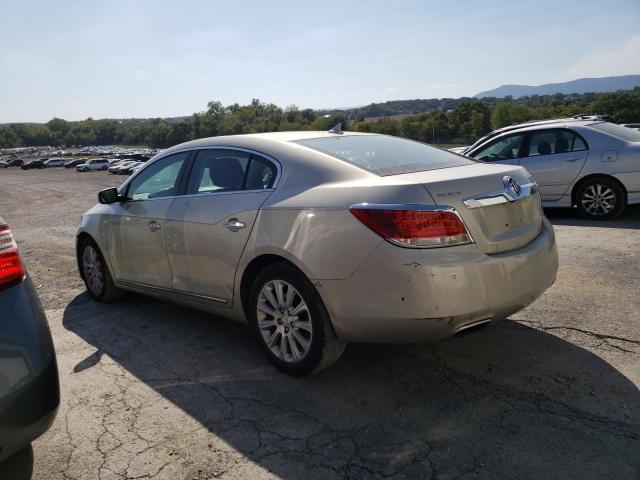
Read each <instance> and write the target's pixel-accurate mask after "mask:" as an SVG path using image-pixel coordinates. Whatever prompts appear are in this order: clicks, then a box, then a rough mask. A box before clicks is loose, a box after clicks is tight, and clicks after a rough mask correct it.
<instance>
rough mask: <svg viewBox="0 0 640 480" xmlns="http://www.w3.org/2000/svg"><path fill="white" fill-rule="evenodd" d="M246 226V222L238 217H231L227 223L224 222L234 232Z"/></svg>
mask: <svg viewBox="0 0 640 480" xmlns="http://www.w3.org/2000/svg"><path fill="white" fill-rule="evenodd" d="M246 226H247V224H246V223H244V222H241V221H240V220H238V219H237V218H230V219H229V220H228V221H227V223H225V224H224V227H225V228H228V229H229V230H230V231H232V232H237V231H238V230H240V229H241V228H244V227H246Z"/></svg>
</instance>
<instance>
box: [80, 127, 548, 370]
mask: <svg viewBox="0 0 640 480" xmlns="http://www.w3.org/2000/svg"><path fill="white" fill-rule="evenodd" d="M332 132H337V133H331V132H282V133H268V134H254V135H239V136H226V137H216V138H207V139H202V140H195V141H192V142H188V143H184V144H182V145H178V146H176V147H173V148H170V149H168V150H166V151H164V152H162V154H159V155H157V156H156V157H154V158H153V159H152V160H150V161H149V162H147V164H146V165H145V166H144V167H143V168H142V169H141V170H139V171H138V172H137V173H135V174H134V175H132V176H131V177H130V178H128V179H127V180H126V181H125V182H124V183H123V185H122V186H121V187H120V188H118V189H115V188H113V189H107V190H104V191H102V192H100V194H99V200H100V204H98V205H96V206H95V207H93V208H92V209H91V210H89V211H88V212H87V213H86V214H85V215H84V216H83V217H82V220H81V223H80V227H79V229H78V236H77V256H78V264H79V268H80V274H81V276H82V278H83V279H84V281H85V283H86V285H87V289H88V292H89V294H90V295H91V297H93V298H94V299H95V300H97V301H109V300H112V299H114V298H116V297H118V296H119V295H120V294H121V293H122V291H123V290H132V291H136V292H140V293H144V294H147V295H150V296H154V297H159V298H163V299H169V300H172V301H175V302H178V303H181V304H184V305H189V306H192V307H196V308H200V309H203V310H207V311H210V312H213V313H216V314H219V315H223V316H226V317H229V318H232V319H234V320H238V321H241V322H246V323H248V324H249V325H250V326H251V327H252V328H253V330H254V331H255V334H256V336H257V338H258V339H259V341H260V344H261V345H262V348H263V350H264V352H265V354H266V355H267V357H268V358H269V360H271V361H272V362H273V363H274V364H275V365H276V366H277V367H278V368H280V369H281V370H283V371H285V372H287V373H289V374H292V375H304V374H307V373H311V372H314V371H317V370H319V369H321V368H324V367H326V366H328V365H330V364H331V363H333V362H334V361H335V360H336V359H337V358H338V357H339V356H340V355H341V353H342V352H343V350H344V348H345V344H346V343H347V342H405V341H406V342H417V341H433V340H438V339H442V338H446V337H449V336H452V335H454V334H456V333H458V332H462V331H464V330H468V329H471V328H474V327H479V326H482V325H485V324H487V323H489V322H492V321H498V320H501V319H504V318H506V317H508V316H509V315H511V314H513V313H514V312H517V311H518V310H520V309H522V308H524V307H525V306H527V305H528V304H529V303H531V302H532V301H533V300H535V299H536V298H537V297H539V296H540V295H541V294H542V293H543V292H544V291H545V290H546V289H547V288H548V287H549V286H550V285H551V284H552V283H553V282H554V280H555V277H556V271H557V268H558V257H557V253H556V244H555V238H554V234H553V228H552V227H551V225H550V224H549V222H548V221H547V220H546V219H545V217H544V216H543V213H542V208H541V203H540V196H539V194H538V191H537V187H536V184H535V183H534V181H533V180H532V179H531V177H530V176H529V174H528V173H527V172H526V170H525V169H524V168H522V167H520V166H516V165H490V164H485V163H482V162H477V161H474V160H471V159H468V158H465V157H462V156H459V155H454V154H452V153H450V152H447V151H445V150H440V149H437V148H433V147H430V146H428V145H425V144H422V143H418V142H413V141H410V140H405V139H400V138H396V137H390V136H385V135H371V134H362V133H343V132H341V131H339V130H338V131H336V130H333V131H332Z"/></svg>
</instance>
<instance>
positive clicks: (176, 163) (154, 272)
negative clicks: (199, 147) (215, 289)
mask: <svg viewBox="0 0 640 480" xmlns="http://www.w3.org/2000/svg"><path fill="white" fill-rule="evenodd" d="M187 156H188V153H186V152H181V153H176V154H173V155H168V156H166V157H163V158H161V159H158V160H156V161H154V162H153V163H151V164H150V165H149V166H148V167H147V168H145V169H144V170H143V171H141V172H140V173H139V174H138V175H136V176H135V177H133V178H132V179H131V181H130V182H129V183H128V184H127V186H126V189H125V191H124V192H123V194H124V195H125V196H126V197H127V198H128V199H127V200H126V201H124V202H121V203H118V204H115V205H116V206H115V212H114V215H112V216H111V218H112V225H111V228H109V231H110V232H112V237H111V239H110V241H109V248H111V252H110V254H111V255H110V256H111V258H112V259H113V263H114V265H113V268H114V271H115V275H116V280H117V281H118V282H123V283H127V282H128V283H133V284H135V285H142V286H147V287H154V288H161V289H169V288H170V287H171V270H170V268H169V260H168V259H167V248H166V241H165V233H164V230H165V228H164V227H165V219H166V215H167V211H168V210H169V207H170V205H171V202H172V201H173V199H174V198H175V196H176V195H177V194H178V188H179V182H180V180H181V178H182V175H183V173H182V172H183V170H184V168H185V166H186V159H187Z"/></svg>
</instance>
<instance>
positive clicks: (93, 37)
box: [0, 0, 640, 123]
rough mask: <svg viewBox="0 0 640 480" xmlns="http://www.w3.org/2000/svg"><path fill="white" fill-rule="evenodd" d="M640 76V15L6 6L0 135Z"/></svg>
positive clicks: (393, 7)
mask: <svg viewBox="0 0 640 480" xmlns="http://www.w3.org/2000/svg"><path fill="white" fill-rule="evenodd" d="M639 73H640V1H639V0H610V1H606V2H603V1H602V0H599V1H590V0H581V1H573V0H562V1H560V0H554V1H546V0H537V1H522V2H517V1H513V0H512V1H504V2H503V1H495V2H486V1H485V2H480V1H460V0H459V1H451V0H449V1H442V0H441V1H433V2H432V1H402V0H395V1H393V2H391V1H388V0H387V1H382V2H379V1H362V2H360V1H358V2H356V1H348V0H343V1H341V2H338V1H333V2H332V1H330V0H324V1H321V2H316V1H298V2H285V1H277V0H272V1H269V2H267V1H253V2H249V1H241V0H236V1H232V2H230V1H228V0H227V1H223V2H217V1H202V2H199V1H189V0H182V1H175V0H174V1H160V0H158V1H134V0H130V1H120V0H109V1H101V2H98V1H91V0H89V1H80V0H78V1H55V2H54V1H30V0H20V1H16V0H14V1H8V0H0V123H1V122H15V121H47V120H49V119H51V118H52V117H54V116H57V117H61V118H65V119H68V120H78V119H83V118H86V117H89V116H91V117H93V118H119V117H156V116H161V117H165V116H180V115H189V114H191V113H193V112H195V111H201V110H204V109H205V108H206V104H207V102H208V101H209V100H219V101H221V102H222V103H223V104H230V103H235V102H238V103H247V102H249V101H250V100H251V99H252V98H259V99H260V100H262V101H265V102H273V103H276V104H278V105H281V106H287V105H291V104H295V105H298V106H299V107H312V108H321V107H350V106H358V105H365V104H368V103H371V102H379V101H385V100H393V99H408V98H434V97H438V98H439V97H460V96H471V95H474V94H476V93H478V92H480V91H482V90H486V89H490V88H494V87H497V86H499V85H502V84H506V83H523V84H533V85H537V84H541V83H549V82H559V81H566V80H572V79H575V78H580V77H585V76H607V75H623V74H639Z"/></svg>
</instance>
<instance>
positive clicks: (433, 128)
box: [431, 125, 436, 143]
mask: <svg viewBox="0 0 640 480" xmlns="http://www.w3.org/2000/svg"><path fill="white" fill-rule="evenodd" d="M431 137H432V139H433V140H432V141H431V143H436V127H435V125H434V126H432V127H431Z"/></svg>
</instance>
